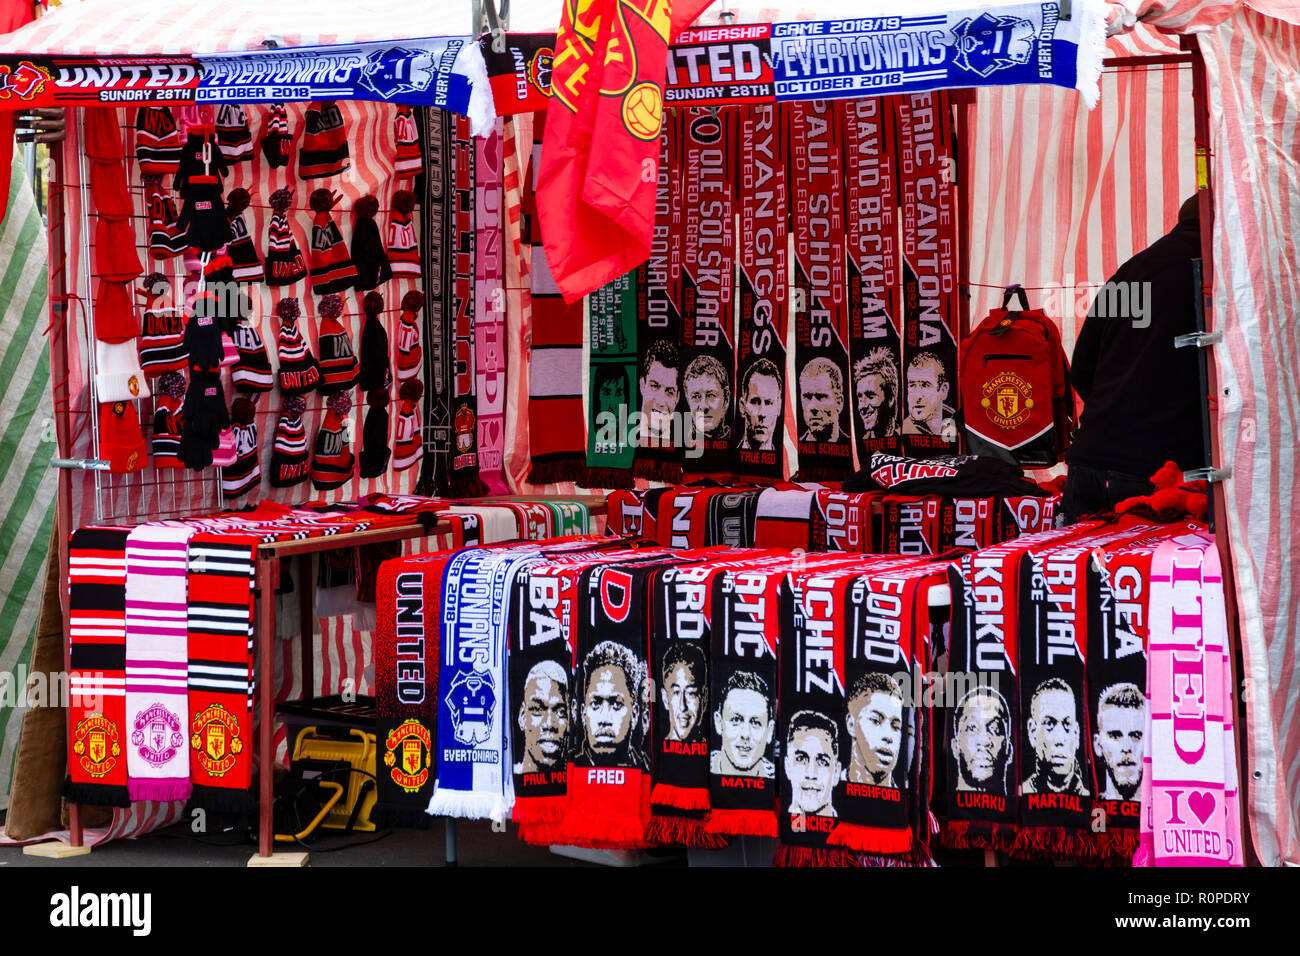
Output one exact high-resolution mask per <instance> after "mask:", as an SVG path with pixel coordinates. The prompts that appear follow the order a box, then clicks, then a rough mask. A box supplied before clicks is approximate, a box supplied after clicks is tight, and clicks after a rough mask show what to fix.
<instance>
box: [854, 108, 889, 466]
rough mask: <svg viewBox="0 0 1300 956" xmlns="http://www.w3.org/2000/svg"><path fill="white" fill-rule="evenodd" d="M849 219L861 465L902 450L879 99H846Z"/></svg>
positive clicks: (883, 118) (885, 115)
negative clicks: (879, 454) (876, 455)
mask: <svg viewBox="0 0 1300 956" xmlns="http://www.w3.org/2000/svg"><path fill="white" fill-rule="evenodd" d="M839 109H840V111H841V113H842V122H843V124H844V166H845V170H844V171H845V177H844V178H845V196H846V205H845V208H846V210H847V213H848V216H847V219H848V252H849V258H848V264H849V273H848V281H849V361H850V363H851V369H852V373H853V374H852V381H853V401H852V403H851V404H852V406H853V409H852V412H851V417H852V419H853V434H854V439H855V450H856V451H857V456H858V460H859V461H860V462H866V460H867V457H868V456H869V455H870V454H871V453H872V452H876V451H886V452H892V453H894V454H897V453H898V452H899V451H901V449H902V439H901V437H900V433H901V431H902V427H903V402H902V398H903V393H902V389H901V388H900V385H901V367H902V347H901V343H902V336H901V334H900V329H899V320H900V318H901V310H900V308H899V303H898V292H897V290H898V285H899V280H898V275H899V257H898V220H897V218H896V216H897V209H896V207H897V204H898V196H897V194H896V189H897V181H896V178H895V176H896V174H895V169H894V163H895V156H894V149H895V145H894V111H893V108H892V106H891V104H890V102H889V101H888V100H886V99H884V98H881V97H864V98H861V99H854V100H843V101H841V102H840V104H839Z"/></svg>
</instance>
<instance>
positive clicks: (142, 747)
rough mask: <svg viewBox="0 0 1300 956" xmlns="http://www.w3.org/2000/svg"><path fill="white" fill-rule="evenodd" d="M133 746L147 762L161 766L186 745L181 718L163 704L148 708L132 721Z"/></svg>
mask: <svg viewBox="0 0 1300 956" xmlns="http://www.w3.org/2000/svg"><path fill="white" fill-rule="evenodd" d="M131 746H133V747H135V748H136V749H137V750H138V751H139V752H140V756H141V757H143V758H144V760H145V763H147V764H149V765H150V766H151V767H161V766H162V765H163V764H165V763H167V761H169V760H171V759H172V758H173V757H175V756H176V753H177V751H179V750H180V749H181V748H182V747H184V746H185V735H184V733H182V731H181V719H180V718H179V717H177V716H176V715H175V714H173V713H172V712H171V711H170V710H168V709H167V708H166V707H164V706H163V705H162V704H154V705H152V706H151V707H148V708H146V709H145V710H143V711H141V712H140V713H139V714H138V715H137V716H136V718H135V720H134V721H133V722H132V729H131Z"/></svg>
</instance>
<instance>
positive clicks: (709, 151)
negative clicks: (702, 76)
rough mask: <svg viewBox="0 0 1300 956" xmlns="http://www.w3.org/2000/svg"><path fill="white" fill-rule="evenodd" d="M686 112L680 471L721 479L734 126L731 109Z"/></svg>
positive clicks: (731, 354) (729, 368) (731, 362)
mask: <svg viewBox="0 0 1300 956" xmlns="http://www.w3.org/2000/svg"><path fill="white" fill-rule="evenodd" d="M683 112H684V116H683V120H682V122H683V124H684V126H683V129H684V135H683V137H682V152H683V157H682V167H683V171H684V174H685V196H684V197H683V210H682V212H683V225H684V228H685V230H686V232H685V235H686V247H685V250H684V251H685V256H684V259H683V268H682V299H681V301H682V342H683V345H684V346H685V348H684V351H683V354H682V375H681V383H682V384H681V390H682V395H683V396H684V397H685V399H686V413H687V414H688V415H689V416H690V424H689V429H690V430H689V432H688V436H689V440H688V442H687V455H686V461H685V462H684V463H683V465H682V468H683V470H684V471H686V472H689V473H692V474H704V475H712V476H716V477H726V476H729V475H730V473H731V470H732V466H733V464H734V462H733V456H732V446H733V437H732V432H733V430H734V428H735V423H734V422H733V421H732V396H733V395H734V394H735V391H736V388H735V384H736V383H735V377H736V327H735V312H734V308H733V303H732V299H733V292H734V288H733V275H734V265H733V263H734V260H735V257H736V230H735V193H734V188H733V186H732V181H733V179H734V178H735V164H736V159H737V154H738V150H739V144H738V143H737V142H736V139H737V134H738V131H737V129H736V124H735V122H733V120H734V116H733V114H732V111H730V110H727V111H725V112H717V111H714V110H710V109H707V108H694V109H687V110H685V111H683Z"/></svg>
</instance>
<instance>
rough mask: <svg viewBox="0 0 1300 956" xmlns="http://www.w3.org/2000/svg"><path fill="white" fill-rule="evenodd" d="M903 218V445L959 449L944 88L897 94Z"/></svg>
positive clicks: (950, 161)
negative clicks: (927, 91) (898, 95)
mask: <svg viewBox="0 0 1300 956" xmlns="http://www.w3.org/2000/svg"><path fill="white" fill-rule="evenodd" d="M894 109H895V119H896V122H897V124H898V125H897V129H898V152H899V155H900V156H901V157H902V161H901V163H900V171H899V177H898V194H899V207H900V212H901V215H902V219H903V256H902V267H903V381H902V385H903V388H904V398H903V404H904V409H905V410H904V415H903V423H902V433H903V448H904V449H905V450H906V453H907V454H909V455H918V456H925V455H935V454H944V453H950V452H955V451H957V449H958V434H957V425H956V418H955V416H956V415H957V413H958V411H960V409H959V408H958V404H959V403H958V396H959V393H958V390H957V335H958V322H959V316H958V309H957V211H956V205H957V203H956V196H955V193H956V186H955V183H954V182H953V176H952V170H954V169H955V168H956V161H955V159H954V156H953V148H954V143H953V127H952V112H951V110H950V109H949V105H948V97H947V94H946V93H944V92H942V91H940V92H937V93H913V94H909V95H907V96H902V97H898V98H897V99H895V100H894Z"/></svg>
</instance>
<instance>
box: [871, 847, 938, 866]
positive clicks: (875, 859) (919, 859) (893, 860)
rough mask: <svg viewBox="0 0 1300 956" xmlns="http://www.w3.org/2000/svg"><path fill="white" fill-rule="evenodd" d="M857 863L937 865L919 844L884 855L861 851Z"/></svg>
mask: <svg viewBox="0 0 1300 956" xmlns="http://www.w3.org/2000/svg"><path fill="white" fill-rule="evenodd" d="M858 865H859V866H866V867H909V868H910V867H937V866H938V865H939V864H938V863H935V862H934V857H932V856H931V855H930V852H929V851H928V850H927V849H925V847H921V846H913V847H912V850H911V852H909V853H900V854H897V855H892V856H884V855H882V854H879V853H863V854H861V855H860V856H859V857H858Z"/></svg>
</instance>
